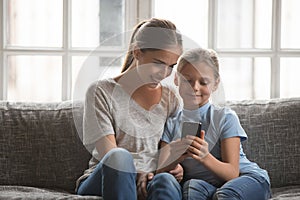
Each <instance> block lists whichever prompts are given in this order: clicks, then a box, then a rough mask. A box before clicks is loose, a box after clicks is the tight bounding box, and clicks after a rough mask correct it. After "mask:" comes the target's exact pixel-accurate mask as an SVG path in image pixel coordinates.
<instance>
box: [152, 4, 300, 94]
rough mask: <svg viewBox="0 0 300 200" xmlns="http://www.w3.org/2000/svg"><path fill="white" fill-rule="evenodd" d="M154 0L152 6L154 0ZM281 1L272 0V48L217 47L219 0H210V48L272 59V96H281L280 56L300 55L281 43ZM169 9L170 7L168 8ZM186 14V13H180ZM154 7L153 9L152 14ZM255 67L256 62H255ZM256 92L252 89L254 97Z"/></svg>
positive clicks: (224, 53) (231, 54) (220, 52)
mask: <svg viewBox="0 0 300 200" xmlns="http://www.w3.org/2000/svg"><path fill="white" fill-rule="evenodd" d="M150 1H152V8H155V6H154V0H150ZM281 3H282V0H273V1H272V6H273V7H272V36H271V37H272V38H271V41H272V44H271V49H249V50H247V49H222V48H218V47H217V25H218V24H217V23H218V22H217V14H218V13H217V12H218V1H217V0H208V4H209V5H208V9H209V10H208V16H209V17H208V48H211V49H214V50H216V51H217V52H218V55H219V56H220V57H249V58H255V57H268V58H270V60H271V84H270V87H271V88H270V98H280V58H281V57H300V56H299V55H300V48H299V49H282V48H281V47H280V44H281ZM166 9H169V8H166ZM179 14H184V13H179ZM153 15H154V9H153V10H152V16H153ZM253 68H254V62H253ZM252 84H253V85H252V90H254V88H255V87H254V84H255V83H254V82H253V83H252ZM254 94H255V92H254V91H252V98H254Z"/></svg>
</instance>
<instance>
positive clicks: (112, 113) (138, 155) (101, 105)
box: [83, 79, 179, 172]
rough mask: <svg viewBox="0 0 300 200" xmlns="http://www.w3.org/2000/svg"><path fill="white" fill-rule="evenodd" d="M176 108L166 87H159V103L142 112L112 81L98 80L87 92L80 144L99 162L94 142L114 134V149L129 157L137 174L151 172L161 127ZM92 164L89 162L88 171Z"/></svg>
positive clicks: (93, 160)
mask: <svg viewBox="0 0 300 200" xmlns="http://www.w3.org/2000/svg"><path fill="white" fill-rule="evenodd" d="M178 107H179V101H178V98H177V96H176V93H175V91H174V90H173V89H172V87H170V86H168V85H167V84H163V83H162V97H161V100H160V102H159V103H158V104H156V105H154V106H153V107H152V108H151V109H150V110H145V109H144V108H143V107H141V106H140V105H139V104H137V103H136V102H135V101H134V100H133V99H132V98H131V97H130V95H129V94H128V93H127V92H125V91H124V90H123V89H122V87H121V85H119V84H118V83H117V82H116V81H115V80H114V79H105V80H100V81H98V82H97V83H96V85H94V86H93V87H90V88H89V90H88V92H87V96H86V104H85V112H84V122H83V128H84V132H83V143H84V145H86V147H87V148H88V149H90V150H91V151H92V152H93V157H94V158H96V159H97V160H99V155H98V152H97V150H96V149H95V146H94V144H95V142H96V141H97V140H99V139H100V138H101V137H104V136H106V135H110V134H114V135H115V137H116V142H117V145H118V147H120V148H124V149H127V150H128V151H129V152H131V153H132V156H133V158H134V164H135V166H136V169H137V171H144V172H149V171H153V170H155V169H156V163H157V153H158V143H159V140H160V138H161V136H162V133H163V130H164V124H165V122H166V120H167V118H168V117H169V116H170V115H172V114H173V113H175V111H176V110H177V109H178ZM95 161H96V160H95V159H92V160H91V162H90V167H93V166H94V165H95V164H97V161H96V162H95Z"/></svg>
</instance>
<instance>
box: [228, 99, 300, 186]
mask: <svg viewBox="0 0 300 200" xmlns="http://www.w3.org/2000/svg"><path fill="white" fill-rule="evenodd" d="M228 106H230V107H231V108H232V109H233V110H235V111H236V113H237V114H238V116H239V119H240V122H241V125H242V126H243V128H244V129H245V131H246V133H247V135H248V141H246V142H245V143H244V144H243V146H244V149H245V152H246V154H247V157H248V158H249V159H250V160H252V161H255V162H257V163H258V164H259V165H260V166H261V167H262V168H264V169H266V170H267V171H268V172H269V175H270V178H271V184H272V187H281V186H289V185H295V184H298V185H300V98H290V99H272V100H262V101H258V100H256V101H240V102H230V103H229V104H228Z"/></svg>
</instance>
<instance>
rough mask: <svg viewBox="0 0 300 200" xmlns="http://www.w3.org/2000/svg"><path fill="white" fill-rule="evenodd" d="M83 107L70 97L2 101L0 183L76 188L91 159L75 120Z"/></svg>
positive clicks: (79, 116)
mask: <svg viewBox="0 0 300 200" xmlns="http://www.w3.org/2000/svg"><path fill="white" fill-rule="evenodd" d="M82 109H83V104H82V103H80V102H79V103H76V104H73V103H72V102H71V101H68V102H60V103H28V102H27V103H13V102H3V101H2V102H0V169H1V171H0V185H24V186H35V187H43V188H58V189H62V190H65V191H69V192H74V189H75V182H76V179H77V178H78V177H79V176H80V175H81V174H82V173H83V171H84V170H85V169H86V168H87V164H88V160H89V159H90V154H89V152H88V151H87V150H86V149H85V148H84V147H83V145H82V143H81V140H80V138H79V136H78V131H77V129H76V126H75V123H74V118H78V119H80V118H82ZM77 121H78V122H80V121H82V120H77ZM79 126H80V124H79Z"/></svg>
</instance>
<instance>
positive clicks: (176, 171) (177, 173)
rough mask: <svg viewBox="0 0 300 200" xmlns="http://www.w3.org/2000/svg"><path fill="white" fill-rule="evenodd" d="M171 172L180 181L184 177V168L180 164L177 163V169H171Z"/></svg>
mask: <svg viewBox="0 0 300 200" xmlns="http://www.w3.org/2000/svg"><path fill="white" fill-rule="evenodd" d="M169 173H170V174H172V175H173V176H174V177H175V178H176V180H177V181H178V182H180V181H181V180H182V179H183V168H182V166H181V165H180V164H177V165H176V167H175V169H173V170H171V171H169Z"/></svg>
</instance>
